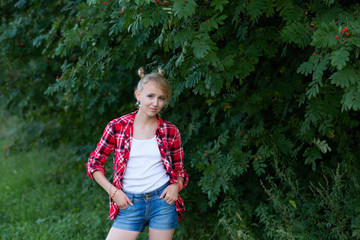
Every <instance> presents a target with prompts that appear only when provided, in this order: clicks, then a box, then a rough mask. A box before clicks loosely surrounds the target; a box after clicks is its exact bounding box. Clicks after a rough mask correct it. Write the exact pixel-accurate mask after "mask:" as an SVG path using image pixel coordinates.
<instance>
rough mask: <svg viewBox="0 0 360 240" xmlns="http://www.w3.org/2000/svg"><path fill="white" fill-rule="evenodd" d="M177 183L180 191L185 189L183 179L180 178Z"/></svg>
mask: <svg viewBox="0 0 360 240" xmlns="http://www.w3.org/2000/svg"><path fill="white" fill-rule="evenodd" d="M176 185H177V186H178V192H180V191H181V190H182V189H183V184H182V182H181V180H178V181H177V183H176Z"/></svg>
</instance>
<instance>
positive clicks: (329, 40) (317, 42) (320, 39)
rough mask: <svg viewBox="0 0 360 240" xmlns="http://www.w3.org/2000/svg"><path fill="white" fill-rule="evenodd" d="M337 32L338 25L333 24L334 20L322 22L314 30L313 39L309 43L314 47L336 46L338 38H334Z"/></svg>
mask: <svg viewBox="0 0 360 240" xmlns="http://www.w3.org/2000/svg"><path fill="white" fill-rule="evenodd" d="M338 33H339V30H338V26H337V25H336V24H335V22H331V23H329V24H326V23H324V22H322V23H321V24H320V27H319V28H318V30H316V31H315V32H314V35H313V41H312V42H311V44H312V45H313V46H315V47H316V48H321V47H324V48H325V47H330V48H332V47H334V46H336V44H337V42H338V39H336V36H337V35H338Z"/></svg>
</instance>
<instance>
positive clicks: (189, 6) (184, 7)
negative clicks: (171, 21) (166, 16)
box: [172, 0, 197, 18]
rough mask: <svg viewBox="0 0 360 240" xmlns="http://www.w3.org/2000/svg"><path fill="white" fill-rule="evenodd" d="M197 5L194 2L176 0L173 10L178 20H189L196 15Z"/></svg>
mask: <svg viewBox="0 0 360 240" xmlns="http://www.w3.org/2000/svg"><path fill="white" fill-rule="evenodd" d="M196 7H197V3H196V2H195V1H194V0H187V1H184V0H175V2H174V5H173V8H172V10H173V11H174V15H175V16H176V17H178V18H189V17H191V16H192V15H194V14H195V9H196Z"/></svg>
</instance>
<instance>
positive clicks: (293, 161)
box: [0, 0, 360, 239]
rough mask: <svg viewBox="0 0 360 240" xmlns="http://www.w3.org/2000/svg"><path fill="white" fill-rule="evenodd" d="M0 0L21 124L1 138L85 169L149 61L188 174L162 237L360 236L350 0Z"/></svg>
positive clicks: (12, 101) (359, 84)
mask: <svg viewBox="0 0 360 240" xmlns="http://www.w3.org/2000/svg"><path fill="white" fill-rule="evenodd" d="M0 6H1V8H0V13H1V20H2V21H1V22H2V23H1V26H0V44H1V49H0V56H1V59H0V66H1V71H0V82H1V84H0V92H1V95H0V101H1V105H2V106H3V108H4V109H5V110H4V111H5V112H6V114H11V115H15V116H17V117H18V118H19V119H21V121H20V123H19V124H17V125H18V127H20V128H21V129H23V130H22V131H21V133H22V134H18V136H17V138H16V140H15V142H14V143H13V144H12V147H11V148H10V149H7V150H6V151H7V152H9V151H11V152H16V151H18V150H19V149H25V150H29V149H32V148H42V147H45V146H52V147H54V148H57V146H59V145H65V146H66V149H67V150H66V151H65V152H67V153H69V154H71V157H65V156H64V161H65V162H62V163H59V165H61V166H62V167H64V168H68V169H67V170H69V171H75V173H77V174H78V176H79V181H81V182H83V184H85V185H86V184H88V181H89V180H88V179H87V178H86V175H85V170H84V164H85V162H86V159H87V157H88V155H89V153H90V152H91V151H92V150H93V149H94V148H95V144H96V142H97V140H98V139H99V138H100V136H101V133H102V131H103V129H104V127H105V125H106V124H107V123H108V122H109V121H110V120H111V119H113V118H116V117H118V116H120V115H122V114H125V113H128V112H130V111H133V110H135V104H134V102H135V101H134V97H133V89H134V86H135V84H136V82H137V81H138V77H137V75H136V71H137V69H138V68H139V67H140V66H143V67H145V69H146V70H147V71H148V72H151V71H155V70H156V69H157V68H158V67H161V68H163V69H164V70H165V72H166V75H167V77H168V79H169V81H170V83H171V84H172V86H173V99H172V103H171V104H170V106H169V107H168V108H167V109H166V110H165V111H164V112H163V113H162V115H163V117H164V118H165V119H167V120H169V121H171V122H173V123H175V124H176V125H177V126H178V128H179V129H180V131H181V133H182V139H183V143H184V149H185V156H186V167H187V171H188V173H189V174H190V177H191V179H190V180H191V184H190V185H189V187H188V188H187V189H186V190H185V191H184V192H183V193H182V196H183V197H184V199H185V204H186V208H187V211H186V215H185V218H184V220H183V222H182V224H181V225H180V227H179V228H178V230H177V231H176V236H175V238H176V239H349V238H359V236H360V207H359V206H360V203H359V201H360V200H359V198H358V196H359V180H360V179H359V178H360V174H359V161H358V157H357V156H358V155H359V150H360V148H359V144H358V141H357V139H358V138H359V109H360V81H359V80H360V79H359V69H360V68H359V60H358V58H359V47H360V39H359V34H360V29H359V26H360V19H359V14H360V5H359V4H358V3H354V2H353V1H335V0H323V1H321V0H316V1H311V2H304V1H290V0H280V1H272V0H247V1H246V0H239V1H228V0H212V1H205V0H198V1H194V0H187V1H185V0H171V1H166V2H165V1H159V2H158V1H157V0H156V1H152V0H134V1H130V0H118V1H97V0H88V1H87V2H84V1H79V0H73V1H69V0H57V1H45V0H19V1H0ZM64 163H66V164H64ZM56 169H57V168H54V171H57V170H56ZM62 177H63V176H62V174H58V175H56V178H59V179H61V178H62ZM64 185H65V183H64ZM68 185H71V184H70V183H69V184H67V185H66V186H68ZM80 186H81V184H80ZM64 187H65V186H64ZM97 188H98V187H97V186H96V185H95V184H92V185H91V187H89V188H86V191H85V193H84V197H85V196H86V197H89V198H92V197H94V196H93V195H94V191H97V190H95V189H97ZM71 194H74V193H69V195H71ZM68 211H71V209H68ZM99 217H101V216H92V219H90V220H93V221H99V220H98V219H99ZM101 221H104V224H105V223H106V220H105V217H104V220H101ZM74 238H75V237H74ZM78 238H79V236H78Z"/></svg>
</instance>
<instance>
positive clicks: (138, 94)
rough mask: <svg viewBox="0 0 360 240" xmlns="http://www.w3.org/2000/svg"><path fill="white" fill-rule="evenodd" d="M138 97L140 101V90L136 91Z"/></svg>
mask: <svg viewBox="0 0 360 240" xmlns="http://www.w3.org/2000/svg"><path fill="white" fill-rule="evenodd" d="M135 95H136V99H137V100H138V101H139V102H140V92H139V90H136V91H135Z"/></svg>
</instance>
